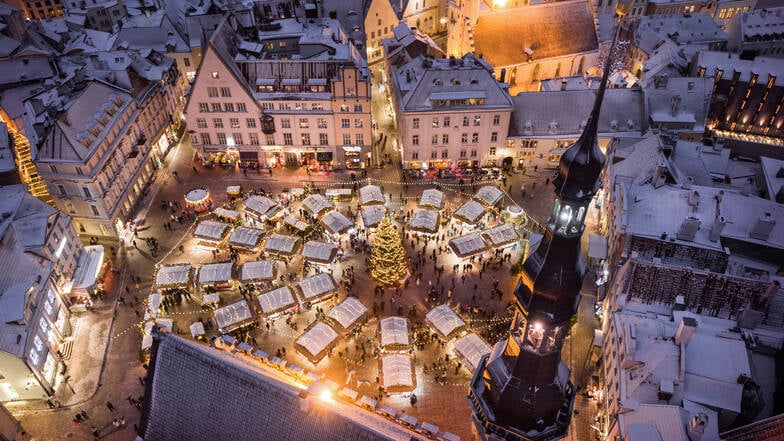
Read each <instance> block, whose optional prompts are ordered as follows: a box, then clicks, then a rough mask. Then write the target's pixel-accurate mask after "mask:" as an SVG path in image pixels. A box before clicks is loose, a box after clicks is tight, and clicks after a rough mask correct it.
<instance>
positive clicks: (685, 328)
mask: <svg viewBox="0 0 784 441" xmlns="http://www.w3.org/2000/svg"><path fill="white" fill-rule="evenodd" d="M696 330H697V320H694V318H693V317H683V318H681V322H680V323H679V324H678V330H677V331H675V344H676V345H678V346H688V345H689V342H690V341H691V336H692V335H694V331H696Z"/></svg>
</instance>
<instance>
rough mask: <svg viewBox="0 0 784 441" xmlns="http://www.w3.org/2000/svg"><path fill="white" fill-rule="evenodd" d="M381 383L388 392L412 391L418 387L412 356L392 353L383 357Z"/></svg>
mask: <svg viewBox="0 0 784 441" xmlns="http://www.w3.org/2000/svg"><path fill="white" fill-rule="evenodd" d="M381 384H382V386H383V387H384V389H385V390H386V391H387V393H402V392H411V391H412V390H414V389H416V377H415V376H414V363H412V361H411V356H409V355H403V354H391V355H384V356H383V357H381Z"/></svg>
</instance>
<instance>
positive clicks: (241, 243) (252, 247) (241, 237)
mask: <svg viewBox="0 0 784 441" xmlns="http://www.w3.org/2000/svg"><path fill="white" fill-rule="evenodd" d="M263 238H264V230H261V229H258V228H248V227H237V228H235V229H234V231H232V233H231V236H229V245H231V246H232V247H234V248H237V249H239V250H241V251H248V252H251V253H255V252H256V251H258V250H259V244H260V243H261V240H262V239H263Z"/></svg>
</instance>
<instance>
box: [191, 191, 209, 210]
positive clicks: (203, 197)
mask: <svg viewBox="0 0 784 441" xmlns="http://www.w3.org/2000/svg"><path fill="white" fill-rule="evenodd" d="M185 208H186V209H187V210H193V211H196V212H197V213H204V212H205V211H209V210H210V209H212V197H210V191H209V190H207V189H206V188H192V189H190V190H188V192H187V193H185Z"/></svg>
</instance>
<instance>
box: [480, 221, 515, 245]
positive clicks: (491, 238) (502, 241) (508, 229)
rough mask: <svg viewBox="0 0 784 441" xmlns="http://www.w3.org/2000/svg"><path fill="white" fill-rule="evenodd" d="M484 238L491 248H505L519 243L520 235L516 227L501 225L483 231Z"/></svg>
mask: <svg viewBox="0 0 784 441" xmlns="http://www.w3.org/2000/svg"><path fill="white" fill-rule="evenodd" d="M482 238H484V240H485V242H486V243H487V246H488V247H490V248H503V247H506V246H509V245H512V244H515V243H517V241H518V240H520V235H519V234H518V233H517V230H516V229H515V227H514V225H509V224H501V225H496V226H495V227H493V228H490V229H487V230H485V231H483V232H482Z"/></svg>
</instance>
